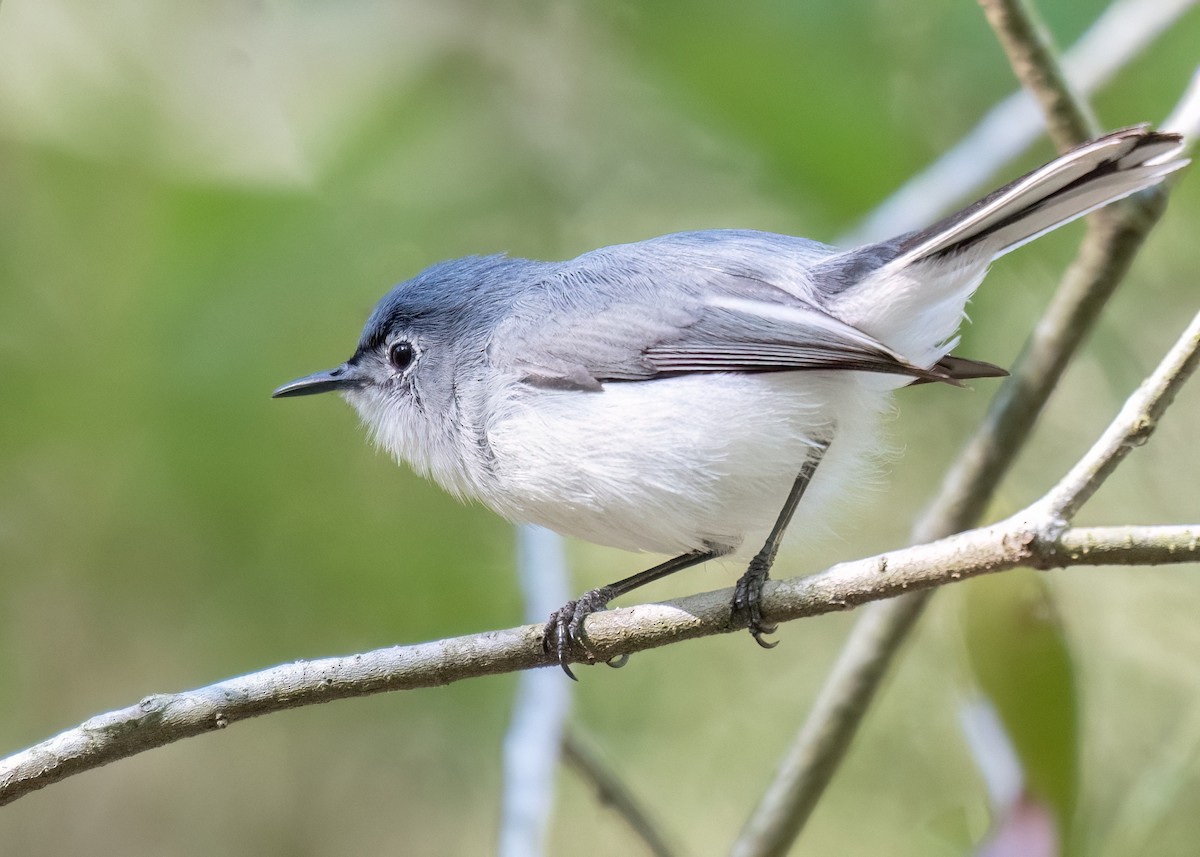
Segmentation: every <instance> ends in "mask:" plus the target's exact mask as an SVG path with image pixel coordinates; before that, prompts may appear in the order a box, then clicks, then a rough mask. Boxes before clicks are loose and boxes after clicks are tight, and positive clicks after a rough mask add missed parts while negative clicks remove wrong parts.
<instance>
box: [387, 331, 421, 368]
mask: <svg viewBox="0 0 1200 857" xmlns="http://www.w3.org/2000/svg"><path fill="white" fill-rule="evenodd" d="M416 355H417V352H416V350H415V349H414V348H413V345H412V343H411V342H408V341H407V340H404V339H398V340H396V341H395V342H393V343H392V344H391V345H390V346H388V362H390V363H391V364H392V366H393V367H394V368H395V369H396V371H398V372H403V371H404V370H405V369H407V368H408V367H409V364H411V363H412V362H413V358H414V357H416Z"/></svg>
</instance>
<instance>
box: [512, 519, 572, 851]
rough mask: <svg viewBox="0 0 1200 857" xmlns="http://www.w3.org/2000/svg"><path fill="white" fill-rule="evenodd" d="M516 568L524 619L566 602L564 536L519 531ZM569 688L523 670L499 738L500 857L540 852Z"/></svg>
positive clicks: (541, 617)
mask: <svg viewBox="0 0 1200 857" xmlns="http://www.w3.org/2000/svg"><path fill="white" fill-rule="evenodd" d="M517 568H518V571H519V574H520V582H521V593H522V596H523V598H524V602H525V618H526V620H527V621H530V622H539V621H542V622H544V621H545V619H546V617H547V616H549V615H550V614H551V612H553V611H554V610H556V609H557V608H558V607H559V606H561V605H562V604H564V603H566V601H567V600H568V599H569V598H570V594H569V586H568V581H567V563H566V555H565V551H564V549H563V540H562V537H560V536H558V535H556V534H554V533H552V532H550V531H549V530H546V529H543V528H541V527H535V526H532V525H523V526H520V527H518V528H517ZM573 685H574V683H573V682H569V681H563V680H562V676H560V675H558V674H557V673H555V672H553V671H551V670H530V671H526V672H523V673H521V676H520V679H519V680H518V684H517V694H516V698H515V699H514V701H513V714H512V722H511V723H510V724H509V727H508V732H507V734H506V735H505V736H504V794H503V797H502V805H501V809H500V835H499V848H498V853H499V854H500V855H501V857H536V855H538V854H542V853H544V852H545V845H546V835H547V831H548V830H549V827H550V819H551V815H552V812H553V809H554V794H555V773H556V772H557V770H558V761H559V752H560V748H561V746H562V740H563V731H564V729H565V724H566V720H567V716H568V714H569V713H570V710H571V692H572V688H573Z"/></svg>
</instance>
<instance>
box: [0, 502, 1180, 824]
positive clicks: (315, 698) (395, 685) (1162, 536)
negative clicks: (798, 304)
mask: <svg viewBox="0 0 1200 857" xmlns="http://www.w3.org/2000/svg"><path fill="white" fill-rule="evenodd" d="M1033 524H1034V522H1033V521H1032V520H1031V519H1028V518H1026V517H1022V516H1021V515H1017V516H1014V517H1012V518H1010V519H1008V520H1007V521H1003V522H1001V523H999V524H994V525H992V526H990V527H985V528H983V529H979V530H972V531H970V532H967V533H960V534H959V535H956V536H953V537H951V538H948V539H942V540H940V541H937V542H933V543H931V544H927V545H921V546H918V547H910V548H904V549H902V550H897V551H891V552H889V553H885V554H880V555H878V556H875V557H870V558H868V559H860V560H856V561H854V562H847V563H842V564H840V565H837V566H834V567H832V568H830V569H828V570H826V571H824V572H822V573H820V574H816V575H812V576H810V577H798V578H792V579H789V580H781V581H773V582H771V583H768V585H767V587H766V590H765V591H764V593H763V604H764V607H765V612H766V615H767V617H768V618H769V619H770V620H771V621H772V622H786V621H791V620H793V619H800V618H803V617H807V616H819V615H822V614H825V613H833V612H838V611H842V610H849V609H851V608H853V607H855V606H857V605H860V604H865V603H867V602H870V601H877V600H879V599H882V598H889V597H892V596H895V595H898V594H901V593H905V592H912V591H914V590H919V589H926V588H929V587H935V586H941V585H944V584H948V583H953V582H956V581H959V580H966V579H967V578H970V577H975V576H977V575H981V574H991V573H994V572H999V571H1005V570H1007V569H1010V568H1016V567H1018V566H1029V565H1033V566H1035V567H1037V568H1044V569H1049V568H1065V567H1067V566H1094V565H1111V564H1122V565H1124V564H1138V565H1144V564H1176V563H1184V562H1195V561H1200V523H1197V524H1193V525H1187V526H1173V527H1154V526H1151V527H1099V528H1088V529H1085V530H1067V531H1066V532H1064V533H1062V534H1061V535H1057V536H1054V537H1052V538H1050V539H1047V538H1046V536H1045V535H1044V534H1043V532H1042V531H1043V529H1044V528H1039V527H1038V526H1034V525H1033ZM732 595H733V590H732V589H721V590H718V591H714V592H706V593H702V594H700V595H693V596H690V597H688V598H682V599H678V600H675V601H668V602H664V603H661V604H643V605H639V606H636V607H627V608H624V609H620V610H612V611H608V612H604V613H597V614H594V615H593V616H590V617H588V620H587V626H586V630H587V634H588V637H589V639H590V640H591V643H592V645H593V647H594V648H595V650H596V653H597V655H598V656H599V657H601V658H603V659H606V660H607V659H611V658H615V657H619V656H622V655H629V654H633V653H634V652H641V651H646V650H647V649H654V648H658V647H659V646H667V645H671V644H673V643H678V642H682V641H683V640H691V639H695V638H698V637H707V636H713V635H715V634H726V633H732V632H734V631H740V630H743V628H742V626H741V625H737V624H733V623H731V622H730V616H729V601H730V598H731V597H732ZM541 633H542V626H541V625H540V624H537V625H524V626H521V627H517V628H509V629H506V630H501V631H490V632H486V633H481V634H471V635H468V636H463V637H453V638H449V639H445V640H437V641H434V642H429V643H419V644H416V645H410V646H395V647H392V648H386V649H376V650H374V651H371V652H364V653H362V654H357V655H349V656H346V657H334V658H323V659H321V660H315V661H297V662H295V663H289V664H282V665H280V666H276V667H272V668H270V669H266V670H262V671H261V672H255V673H250V674H248V675H244V676H239V677H237V678H231V679H228V680H226V681H222V682H218V683H216V684H212V685H208V686H206V687H201V688H197V689H195V690H188V691H183V692H180V693H168V694H156V695H154V696H148V697H146V698H145V699H143V700H142V701H141V702H139V703H137V704H136V705H131V706H129V707H128V708H122V709H119V710H116V711H111V712H108V713H106V714H101V715H98V716H96V717H93V718H91V719H89V720H87V721H85V722H84V723H82V724H80V725H79V726H77V727H75V728H73V729H68V730H67V731H65V732H63V733H61V734H59V735H56V736H54V737H53V738H50V739H48V740H46V741H43V742H41V743H40V744H36V745H34V746H33V747H30V748H28V749H26V750H23V751H21V752H19V753H16V754H14V755H12V756H9V757H8V758H6V759H3V760H0V805H3V804H7V803H11V802H12V801H14V800H16V799H17V798H20V797H22V796H24V795H26V794H29V793H30V792H33V791H37V790H38V789H41V788H45V787H46V786H48V785H51V784H53V783H56V782H58V781H59V780H62V779H65V778H67V777H69V776H73V775H75V774H79V773H82V772H83V771H88V770H91V769H93V768H98V767H101V766H102V765H106V764H108V763H109V762H115V761H116V760H118V759H123V758H126V757H127V756H133V755H136V754H137V753H142V752H145V751H147V750H150V749H153V748H155V747H161V746H164V745H166V744H171V743H173V742H175V741H179V740H182V739H184V738H190V737H193V736H196V735H203V734H205V733H207V732H214V731H217V730H220V729H224V728H226V727H227V726H229V725H230V724H232V723H236V722H237V721H240V720H246V719H249V718H251V717H259V716H261V715H264V714H270V713H272V712H276V711H284V710H286V709H289V708H298V707H300V706H303V705H316V704H318V703H322V702H332V701H334V700H336V699H349V698H352V697H358V696H369V695H371V694H376V693H384V692H388V691H395V690H413V689H415V688H422V687H436V686H441V685H445V684H449V683H451V682H455V681H462V680H463V679H468V678H475V677H478V676H484V675H496V674H499V673H509V672H515V671H517V670H522V669H530V668H532V667H546V666H557V662H556V661H554V660H553V659H552V658H550V657H548V656H547V655H546V654H545V653H544V652H543V651H542V644H541Z"/></svg>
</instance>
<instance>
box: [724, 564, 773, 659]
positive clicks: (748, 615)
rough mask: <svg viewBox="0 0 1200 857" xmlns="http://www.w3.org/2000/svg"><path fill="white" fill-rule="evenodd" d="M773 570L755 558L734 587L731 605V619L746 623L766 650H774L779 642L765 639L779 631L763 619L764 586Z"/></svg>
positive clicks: (757, 641)
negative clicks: (766, 636)
mask: <svg viewBox="0 0 1200 857" xmlns="http://www.w3.org/2000/svg"><path fill="white" fill-rule="evenodd" d="M770 576H771V568H770V566H768V565H766V564H765V563H763V562H761V561H760V560H759V558H758V557H755V558H754V559H753V560H752V561H751V562H750V566H749V568H747V569H746V573H745V574H743V575H742V576H741V577H740V578H739V579H738V582H737V584H736V585H735V586H734V587H733V601H732V602H731V603H730V617H731V618H732V619H733V620H734V621H741V622H744V623H745V625H746V627H747V628H748V629H749V630H750V635H751V636H752V637H754V642H756V643H758V644H759V645H760V646H762V647H763V648H764V649H773V648H775V647H776V646H778V645H779V641H778V640H775V641H774V642H768V641H767V640H764V639H763V636H764V635H766V634H774V633H775V631H776V630H777V629H778V626H777V625H773V624H771V623H770V622H767V621H765V620H764V619H763V613H762V593H763V585H764V584H766V582H767V580H768V579H770Z"/></svg>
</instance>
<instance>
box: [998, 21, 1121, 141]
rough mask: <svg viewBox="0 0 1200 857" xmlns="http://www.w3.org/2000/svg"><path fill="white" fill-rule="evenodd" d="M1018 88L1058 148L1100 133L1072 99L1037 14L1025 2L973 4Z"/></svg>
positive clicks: (1093, 118) (1080, 103)
mask: <svg viewBox="0 0 1200 857" xmlns="http://www.w3.org/2000/svg"><path fill="white" fill-rule="evenodd" d="M979 5H980V6H981V7H983V13H984V14H985V15H986V16H987V19H988V23H989V24H991V25H992V30H993V31H994V32H995V33H996V38H998V39H999V40H1000V44H1001V45H1002V46H1003V47H1004V52H1005V53H1006V54H1008V62H1009V64H1010V65H1011V66H1012V69H1013V72H1014V73H1015V74H1016V76H1017V79H1018V80H1019V81H1021V85H1022V86H1023V87H1024V88H1025V89H1026V90H1027V91H1029V92H1032V93H1033V95H1034V97H1035V98H1037V100H1038V103H1039V104H1040V105H1041V107H1042V114H1043V115H1044V116H1045V117H1046V129H1047V130H1048V131H1049V132H1050V139H1051V140H1053V141H1054V144H1055V145H1056V146H1058V148H1059V149H1060V150H1065V149H1069V148H1071V147H1072V146H1078V145H1079V144H1080V143H1083V142H1086V141H1087V140H1090V139H1092V138H1093V137H1098V136H1099V135H1100V131H1101V128H1100V123H1099V122H1097V121H1096V116H1095V114H1094V113H1093V112H1092V109H1091V107H1090V106H1088V104H1087V102H1085V101H1084V100H1083V99H1082V98H1081V97H1080V96H1078V95H1076V94H1075V92H1074V90H1073V88H1072V87H1071V84H1070V83H1069V82H1068V81H1067V76H1066V74H1064V73H1063V69H1062V66H1061V65H1060V64H1059V59H1058V50H1057V49H1056V48H1055V47H1054V43H1053V41H1052V40H1051V38H1050V33H1049V32H1048V31H1047V30H1046V27H1045V25H1044V24H1043V23H1042V22H1041V20H1039V18H1038V15H1037V12H1036V11H1034V9H1033V7H1032V6H1030V4H1029V3H1027V2H1025V0H979Z"/></svg>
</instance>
